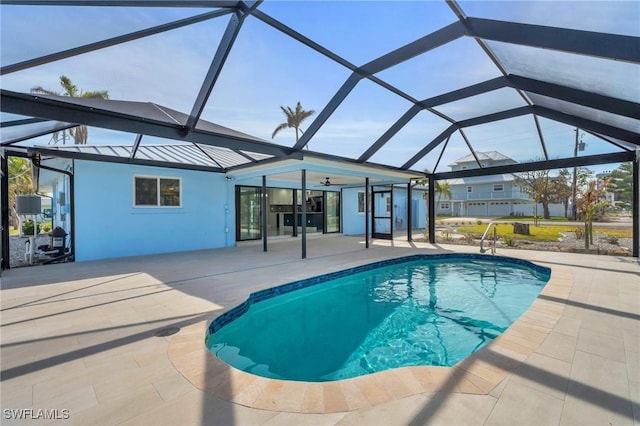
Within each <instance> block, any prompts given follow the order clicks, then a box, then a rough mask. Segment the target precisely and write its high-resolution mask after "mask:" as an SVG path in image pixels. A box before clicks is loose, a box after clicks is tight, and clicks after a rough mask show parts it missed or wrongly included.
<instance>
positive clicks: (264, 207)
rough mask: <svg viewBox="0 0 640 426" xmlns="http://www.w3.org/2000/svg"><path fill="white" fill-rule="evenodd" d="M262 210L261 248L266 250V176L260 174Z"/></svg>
mask: <svg viewBox="0 0 640 426" xmlns="http://www.w3.org/2000/svg"><path fill="white" fill-rule="evenodd" d="M260 203H261V204H260V210H261V211H262V250H263V251H267V177H266V176H265V175H263V176H262V198H261V200H260Z"/></svg>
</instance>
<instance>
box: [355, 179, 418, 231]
mask: <svg viewBox="0 0 640 426" xmlns="http://www.w3.org/2000/svg"><path fill="white" fill-rule="evenodd" d="M358 193H362V194H364V187H361V188H344V189H343V190H342V228H343V229H342V233H343V234H344V235H362V234H364V232H365V217H364V213H363V212H359V211H358V204H359V203H358ZM422 193H423V192H422V191H420V190H413V191H412V193H411V203H412V212H411V214H412V219H411V226H412V228H413V229H422V228H424V227H425V223H426V216H427V210H426V209H427V208H426V202H425V200H424V199H423V198H422ZM393 209H394V211H393V214H394V227H393V229H394V233H395V232H402V231H403V230H406V228H407V223H408V219H407V212H408V202H407V189H406V188H402V187H396V188H394V189H393ZM398 219H400V220H401V221H402V222H400V221H398ZM369 232H371V225H369Z"/></svg>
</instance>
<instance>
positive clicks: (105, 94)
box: [82, 90, 109, 99]
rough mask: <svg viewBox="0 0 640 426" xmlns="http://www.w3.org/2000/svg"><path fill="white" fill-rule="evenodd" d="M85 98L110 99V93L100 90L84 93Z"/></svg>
mask: <svg viewBox="0 0 640 426" xmlns="http://www.w3.org/2000/svg"><path fill="white" fill-rule="evenodd" d="M82 97H83V98H93V99H109V92H108V91H107V90H98V91H94V92H83V93H82Z"/></svg>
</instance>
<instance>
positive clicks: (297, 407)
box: [168, 258, 573, 413]
mask: <svg viewBox="0 0 640 426" xmlns="http://www.w3.org/2000/svg"><path fill="white" fill-rule="evenodd" d="M512 259H517V260H523V259H518V258H512ZM531 263H533V262H531ZM534 264H535V263H534ZM572 286H573V276H572V273H571V271H570V270H568V269H567V268H563V267H557V266H553V267H552V268H551V277H550V279H549V282H548V283H547V285H546V286H545V287H544V288H543V289H542V291H541V292H540V294H539V295H538V297H537V298H536V299H535V300H534V302H533V303H532V304H531V306H530V307H529V309H527V311H526V312H525V313H524V314H523V315H522V316H521V317H520V318H518V319H517V320H516V321H515V322H514V323H513V324H512V325H511V326H510V327H509V328H508V329H507V330H506V331H505V332H504V333H502V334H501V335H500V336H498V337H497V338H496V339H494V340H493V341H492V342H490V343H489V344H488V345H486V346H484V347H483V348H481V349H480V350H478V351H477V352H475V353H473V354H471V355H470V356H468V357H467V358H465V359H464V360H462V361H461V362H459V363H458V364H456V365H455V366H453V367H432V366H413V367H401V368H396V369H392V370H386V371H382V372H378V373H373V374H368V375H365V376H358V377H354V378H350V379H345V380H338V381H331V382H301V381H287V380H278V379H269V378H265V377H261V376H256V375H253V374H250V373H247V372H244V371H241V370H238V369H236V368H234V367H231V366H229V365H228V364H226V363H224V362H223V361H221V360H220V359H218V358H217V357H215V356H214V355H213V354H212V353H211V352H210V351H209V350H208V349H207V347H206V346H205V344H204V341H205V337H206V335H207V332H208V329H209V324H210V323H211V321H201V322H199V323H196V324H192V325H189V326H187V327H184V328H183V329H182V330H181V331H180V332H179V333H178V334H176V335H174V336H172V338H171V340H170V342H169V346H168V357H169V360H170V361H171V363H172V364H173V365H174V367H175V368H176V369H177V370H178V371H179V372H180V373H181V374H182V375H183V376H184V377H185V378H186V379H187V380H188V381H189V382H190V383H191V384H192V385H193V386H194V387H196V388H198V389H200V390H202V391H204V392H208V393H211V394H213V395H214V396H216V397H218V398H220V399H223V400H226V401H229V402H232V403H235V404H239V405H243V406H246V407H251V408H257V409H263V410H273V411H282V412H290V413H336V412H346V411H354V410H358V409H362V408H367V407H373V406H376V405H380V404H383V403H386V402H389V401H394V400H398V399H401V398H405V397H408V396H411V395H417V394H433V393H436V392H446V393H465V394H479V395H487V394H489V393H491V392H492V391H493V390H494V389H495V388H496V387H497V386H498V385H499V384H500V383H501V382H502V381H503V380H504V379H505V378H506V377H507V376H509V374H510V373H511V372H512V371H515V369H517V368H518V366H519V365H520V364H521V363H522V362H523V361H525V360H526V359H527V358H528V357H529V355H531V354H532V353H533V352H535V350H536V349H537V348H538V347H539V346H540V345H541V344H542V343H543V342H544V340H545V339H546V337H547V336H548V334H549V333H550V332H551V330H552V329H553V327H554V326H555V324H556V322H557V321H558V320H559V319H560V317H561V316H562V314H563V312H564V308H565V304H564V303H562V302H561V301H564V300H567V298H568V297H569V294H570V292H571V287H572ZM541 296H550V297H549V299H552V300H547V299H546V298H543V297H541ZM229 310H230V309H229ZM229 310H226V311H225V312H221V313H220V315H218V316H216V318H218V317H220V316H222V315H224V314H225V313H227V312H229ZM214 320H215V318H214Z"/></svg>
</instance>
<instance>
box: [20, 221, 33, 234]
mask: <svg viewBox="0 0 640 426" xmlns="http://www.w3.org/2000/svg"><path fill="white" fill-rule="evenodd" d="M22 233H23V234H24V235H33V221H32V220H25V221H24V222H22Z"/></svg>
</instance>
